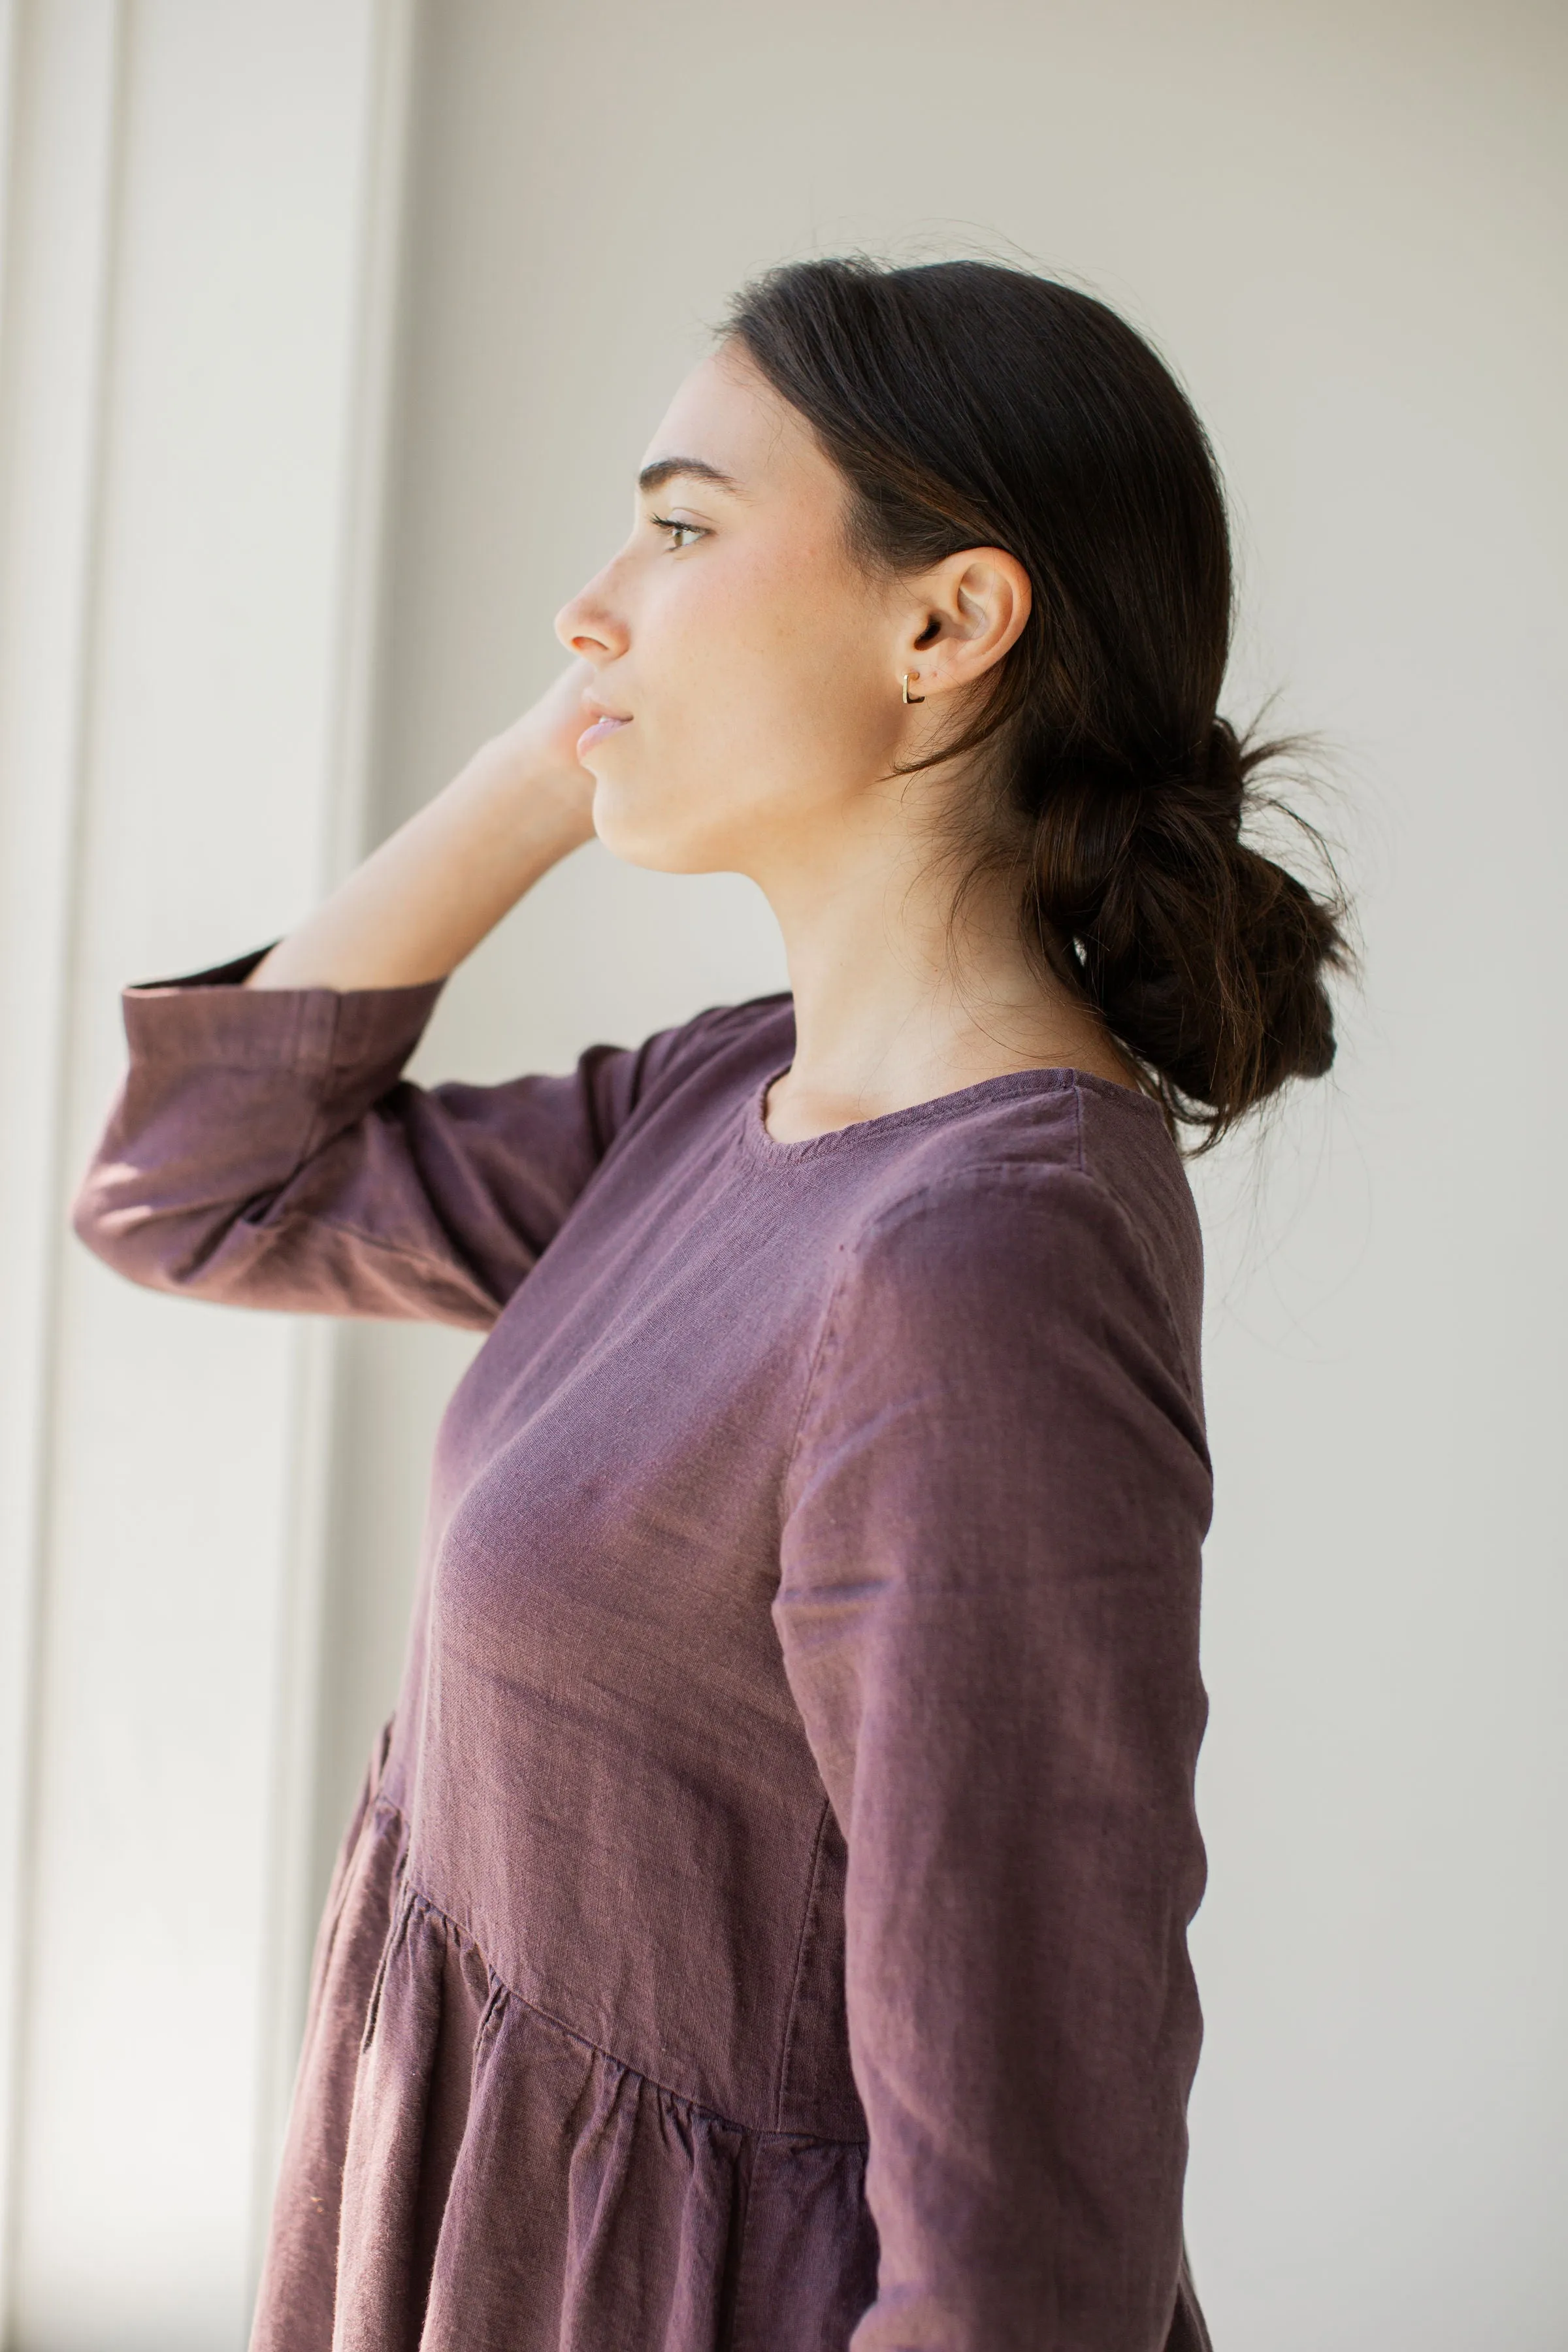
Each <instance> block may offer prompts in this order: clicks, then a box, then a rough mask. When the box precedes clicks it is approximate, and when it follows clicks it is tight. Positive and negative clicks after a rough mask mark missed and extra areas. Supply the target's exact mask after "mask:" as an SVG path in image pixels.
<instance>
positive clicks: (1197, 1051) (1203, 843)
mask: <svg viewBox="0 0 1568 2352" xmlns="http://www.w3.org/2000/svg"><path fill="white" fill-rule="evenodd" d="M1290 749H1291V747H1290V746H1289V745H1288V744H1285V743H1279V742H1275V743H1253V742H1250V741H1248V740H1244V739H1242V738H1240V737H1238V736H1237V733H1236V731H1235V730H1234V729H1233V728H1232V727H1231V726H1230V725H1229V723H1228V722H1227V721H1226V719H1219V718H1216V719H1215V720H1214V721H1213V723H1212V725H1211V727H1210V729H1209V732H1208V736H1207V739H1206V741H1205V745H1204V747H1203V750H1202V751H1201V752H1200V753H1199V754H1198V755H1197V756H1196V757H1194V758H1191V759H1189V760H1188V761H1184V762H1178V763H1176V764H1175V765H1173V767H1171V768H1169V769H1167V770H1165V771H1164V772H1156V773H1152V774H1150V775H1147V776H1146V777H1145V778H1144V779H1143V780H1142V782H1134V781H1132V780H1131V779H1129V778H1123V779H1122V780H1121V783H1120V786H1119V787H1118V786H1116V785H1113V784H1112V782H1111V781H1110V779H1109V778H1108V777H1106V776H1104V775H1101V776H1100V777H1098V778H1096V777H1094V776H1093V775H1092V774H1091V773H1089V772H1086V771H1084V770H1082V769H1080V770H1079V772H1077V774H1075V775H1074V776H1072V777H1071V778H1070V780H1069V779H1068V778H1062V779H1060V780H1059V781H1058V788H1056V789H1047V792H1046V793H1045V794H1044V796H1043V799H1042V801H1041V803H1040V806H1039V808H1038V812H1037V816H1036V820H1035V828H1034V832H1035V838H1034V844H1033V851H1032V864H1033V868H1034V873H1033V887H1032V888H1031V890H1030V891H1029V893H1028V897H1029V899H1030V909H1029V911H1030V915H1031V918H1032V923H1033V926H1034V929H1035V934H1036V944H1037V945H1038V947H1039V948H1040V950H1042V951H1043V953H1044V956H1045V959H1046V961H1047V963H1048V964H1049V965H1050V967H1051V968H1052V970H1053V971H1055V972H1056V973H1057V975H1058V977H1059V978H1061V979H1064V980H1066V981H1068V982H1069V984H1070V985H1072V986H1073V987H1074V988H1076V989H1077V990H1078V991H1079V992H1081V993H1082V994H1083V995H1084V996H1086V997H1087V998H1088V999H1089V1003H1091V1004H1093V1005H1094V1007H1095V1009H1096V1010H1097V1011H1098V1012H1099V1013H1100V1015H1101V1017H1102V1018H1103V1020H1104V1022H1105V1024H1106V1027H1107V1028H1108V1029H1109V1030H1110V1033H1111V1034H1112V1035H1113V1036H1114V1037H1115V1038H1116V1039H1117V1040H1118V1042H1119V1043H1120V1044H1121V1045H1122V1046H1123V1047H1124V1048H1125V1050H1126V1051H1127V1052H1128V1053H1129V1054H1130V1055H1131V1057H1132V1059H1133V1060H1134V1061H1135V1062H1136V1063H1137V1064H1138V1065H1139V1066H1140V1067H1141V1069H1142V1072H1143V1073H1144V1076H1145V1077H1146V1079H1147V1080H1148V1083H1149V1085H1150V1088H1151V1091H1152V1092H1153V1093H1154V1094H1155V1095H1156V1096H1157V1097H1158V1098H1159V1099H1160V1100H1161V1102H1162V1103H1163V1106H1164V1108H1165V1110H1166V1113H1167V1116H1168V1118H1170V1119H1171V1120H1172V1121H1173V1123H1177V1122H1179V1123H1181V1124H1183V1125H1184V1126H1186V1127H1188V1128H1190V1129H1197V1130H1199V1131H1200V1133H1201V1135H1202V1137H1203V1141H1204V1143H1205V1144H1208V1143H1212V1142H1213V1141H1215V1140H1216V1139H1217V1138H1218V1137H1219V1135H1221V1134H1222V1133H1224V1131H1225V1130H1226V1129H1227V1128H1228V1127H1230V1126H1231V1125H1233V1124H1234V1123H1235V1121H1236V1120H1237V1118H1240V1117H1242V1116H1243V1114H1244V1113H1245V1112H1247V1110H1249V1109H1251V1108H1253V1106H1254V1105H1255V1104H1257V1103H1258V1102H1261V1101H1262V1100H1264V1099H1265V1098H1266V1097H1268V1096H1269V1095H1271V1094H1273V1093H1275V1092H1276V1091H1277V1090H1278V1088H1279V1087H1281V1086H1283V1085H1284V1084H1285V1083H1286V1081H1287V1080H1288V1079H1290V1078H1293V1077H1321V1076H1322V1075H1323V1073H1324V1072H1325V1071H1326V1070H1328V1069H1329V1067H1330V1066H1331V1064H1332V1061H1333V1058H1334V1030H1333V1013H1332V1008H1331V1003H1330V1001H1329V996H1328V992H1327V989H1326V987H1325V985H1324V979H1325V973H1326V971H1327V970H1328V969H1330V968H1331V967H1333V966H1335V965H1337V964H1339V963H1341V962H1342V961H1343V959H1344V948H1343V940H1342V932H1341V928H1340V908H1339V904H1338V901H1337V899H1332V898H1317V897H1315V896H1314V895H1313V893H1312V892H1311V891H1310V889H1309V888H1308V887H1307V886H1306V884H1305V883H1303V882H1302V881H1301V880H1300V878H1299V877H1297V876H1296V875H1295V874H1293V873H1291V872H1290V871H1289V868H1288V867H1286V866H1281V865H1280V864H1279V863H1278V862H1277V861H1276V860H1275V859H1273V858H1272V857H1269V856H1267V855H1265V854H1264V852H1263V851H1262V850H1260V849H1258V848H1257V847H1254V846H1253V845H1251V844H1249V843H1248V842H1247V840H1245V839H1244V838H1243V831H1244V826H1245V824H1246V822H1247V818H1248V817H1249V815H1251V814H1253V813H1254V811H1255V809H1256V810H1259V811H1260V810H1261V809H1262V808H1263V807H1265V806H1268V807H1273V808H1279V806H1280V803H1279V802H1278V801H1277V800H1274V799H1273V798H1269V799H1268V800H1265V799H1264V798H1263V796H1262V795H1260V794H1259V793H1258V789H1257V785H1256V782H1255V779H1256V778H1257V776H1258V772H1259V770H1260V769H1263V768H1264V767H1266V766H1268V764H1270V763H1271V762H1273V761H1277V760H1278V759H1279V757H1280V756H1281V755H1282V754H1284V753H1287V752H1289V750H1290ZM1297 822H1298V823H1300V820H1297ZM1303 830H1304V831H1305V832H1307V833H1309V834H1310V831H1311V829H1310V827H1305V828H1303ZM1312 838H1313V839H1314V840H1316V836H1315V835H1313V836H1312Z"/></svg>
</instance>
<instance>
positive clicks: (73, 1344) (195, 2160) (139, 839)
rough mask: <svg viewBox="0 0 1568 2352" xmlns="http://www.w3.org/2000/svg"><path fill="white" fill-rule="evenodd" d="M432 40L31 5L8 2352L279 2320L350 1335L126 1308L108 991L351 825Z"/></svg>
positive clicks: (13, 1136) (13, 1407)
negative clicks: (401, 277) (94, 1213)
mask: <svg viewBox="0 0 1568 2352" xmlns="http://www.w3.org/2000/svg"><path fill="white" fill-rule="evenodd" d="M403 22H404V19H403V16H402V13H401V12H400V11H399V10H398V9H396V8H395V7H388V6H384V5H382V6H377V5H372V0H272V5H268V7H266V8H256V7H252V6H249V5H244V0H216V5H215V4H214V0H140V5H136V6H134V7H131V6H122V5H113V0H19V5H16V7H14V8H13V9H12V11H11V12H10V15H9V16H8V18H7V20H6V31H7V33H8V35H9V37H10V44H9V47H8V49H7V52H6V54H7V58H8V62H9V73H8V76H7V79H6V86H5V98H6V104H5V115H4V131H5V243H4V298H5V299H4V312H3V334H0V486H3V488H4V492H5V498H4V506H3V513H0V898H3V908H0V912H3V917H4V919H3V921H0V989H3V1013H4V1018H3V1019H0V1100H3V1101H4V1102H5V1116H6V1128H5V1151H4V1153H3V1154H0V1185H3V1188H4V1196H3V1200H0V1211H3V1213H0V1308H3V1315H4V1321H3V1325H0V1328H3V1329H4V1333H5V1345H4V1368H5V1391H4V1395H3V1397H0V1447H3V1467H4V1470H5V1478H4V1483H3V1486H0V1529H3V1535H4V1570H5V1576H4V1582H3V1585H0V1633H3V1635H4V1645H3V1646H4V1668H5V1684H4V1697H5V1706H4V1711H3V1716H0V1727H3V1732H4V1739H5V1748H4V1755H3V1766H0V1827H3V1830H4V1839H3V1843H0V1861H3V1865H4V1881H5V1898H6V1899H5V1911H4V1928H3V1933H0V1962H3V1963H4V1977H5V1994H6V1999H5V2010H4V2012H3V2013H0V2045H3V2050H4V2056H5V2085H4V2087H5V2140H6V2147H7V2155H8V2164H7V2171H6V2178H5V2195H4V2200H3V2202H4V2215H3V2219H4V2224H5V2241H6V2244H5V2251H6V2254H7V2257H8V2261H7V2264H6V2270H7V2277H6V2281H5V2290H4V2301H5V2314H4V2319H3V2321H0V2327H3V2328H4V2332H5V2343H6V2344H7V2345H10V2346H16V2347H21V2352H122V2347H123V2352H129V2348H130V2347H147V2352H187V2347H188V2352H217V2347H237V2346H238V2345H239V2344H241V2343H242V2342H243V2341H244V2337H245V2334H246V2331H247V2319H248V2308H247V2306H248V2296H249V2280H250V2275H251V2273H252V2269H253V2265H254V2260H255V2247H256V2239H257V2221H258V2211H259V2207H260V2204H261V2201H262V2200H261V2193H260V2192H261V2189H262V2187H263V2183H264V2180H265V2179H266V2177H267V2176H268V2175H269V2174H270V2170H271V2167H272V2162H273V2158H274V2154H275V2145H276V2137H277V2126H278V2119H279V2105H280V2102H281V2097H282V2095H283V2092H284V2090H285V2088H286V2077H287V2074H288V2072H289V2071H290V2070H291V2067H292V2063H293V2052H294V2047H295V2044H296V2042H297V2033H298V2008H299V1998H298V1996H299V1985H300V1969H301V1960H302V1953H303V1948H304V1944H305V1937H306V1933H307V1931H308V1926H309V1918H308V1913H307V1910H306V1898H307V1894H308V1887H309V1881H310V1789H309V1780H310V1771H311V1759H312V1756H313V1749H314V1741H315V1726H314V1721H313V1692H314V1680H313V1677H314V1673H315V1663H316V1659H315V1643H314V1641H313V1618H314V1611H315V1608H316V1605H317V1595H316V1591H315V1567H316V1563H317V1559H318V1557H319V1549H320V1547H319V1537H320V1533H321V1528H322V1527H323V1525H324V1517H325V1514H324V1498H323V1496H321V1492H320V1489H321V1478H320V1476H319V1469H320V1465H321V1453H322V1449H321V1446H320V1445H319V1444H312V1443H311V1442H310V1434H311V1433H312V1432H313V1431H315V1430H317V1429H319V1428H320V1427H321V1423H322V1420H323V1414H322V1412H321V1409H320V1406H321V1398H322V1396H323V1394H324V1393H325V1392H326V1391H329V1390H330V1385H331V1382H330V1370H331V1350H330V1345H329V1346H323V1345H322V1344H321V1341H320V1340H319V1339H317V1338H315V1337H313V1336H310V1335H309V1334H307V1332H306V1331H305V1330H304V1329H302V1328H298V1327H295V1326H293V1325H291V1324H289V1323H288V1322H285V1321H278V1322H276V1323H266V1322H262V1321H260V1320H258V1319H257V1318H246V1317H243V1316H240V1315H237V1314H226V1313H218V1312H213V1311H202V1312H185V1311H183V1310H182V1309H181V1308H180V1307H178V1306H176V1305H175V1304H174V1303H173V1302H171V1301H169V1300H165V1299H160V1298H157V1297H152V1296H150V1295H148V1294H146V1293H144V1292H138V1291H134V1290H132V1289H131V1288H129V1287H128V1286H125V1285H124V1284H122V1283H120V1282H118V1281H117V1280H116V1279H115V1278H114V1277H113V1276H110V1275H109V1274H107V1273H106V1271H105V1269H104V1268H103V1267H101V1266H100V1265H98V1264H97V1263H96V1262H95V1261H93V1260H92V1259H90V1258H89V1257H88V1256H87V1255H86V1253H85V1252H83V1251H80V1250H79V1249H78V1248H76V1247H75V1245H74V1244H72V1243H70V1242H69V1241H68V1236H67V1234H66V1229H65V1214H64V1213H65V1203H66V1200H67V1198H68V1194H69V1192H70V1191H71V1190H72V1189H73V1187H74V1182H75V1180H76V1178H77V1176H78V1175H79V1172H80V1170H81V1167H82V1165H83V1163H84V1160H85V1158H86V1154H87V1152H88V1150H89V1146H90V1143H91V1140H92V1139H93V1137H94V1135H95V1133H96V1131H97V1129H98V1128H99V1126H100V1123H101V1119H102V1117H103V1113H104V1110H105V1108H106V1105H107V1101H108V1097H109V1095H110V1091H111V1089H112V1087H113V1084H114V1082H115V1079H116V1077H117V1076H118V1072H119V1068H120V1066H121V1040H120V1034H119V1010H118V1002H117V998H118V990H119V987H120V984H121V982H124V981H127V980H131V979H134V978H143V979H144V978H149V977H153V976H155V975H157V974H159V973H162V972H168V971H181V970H189V969H191V968H193V967H194V966H196V965H199V964H201V963H204V962H208V961H213V960H214V959H215V958H216V957H219V956H222V955H224V954H226V953H228V952H230V951H231V950H232V949H233V947H234V944H235V942H236V941H237V940H249V941H258V940H265V939H267V938H268V937H269V936H272V935H274V934H275V933H276V931H277V930H278V929H279V928H280V927H281V926H282V925H284V924H285V923H286V922H287V921H288V920H289V919H290V918H291V917H292V916H293V914H294V913H295V911H296V910H297V909H298V908H299V907H300V905H301V904H302V903H303V902H304V901H305V900H307V899H308V898H310V897H311V896H312V895H314V894H315V893H317V892H318V891H320V890H321V887H323V885H324V884H325V882H326V881H327V879H328V878H329V877H330V876H331V873H332V872H333V870H334V869H335V868H336V866H339V865H340V864H341V863H342V858H343V856H344V855H345V854H346V851H347V849H348V847H349V845H350V841H351V839H352V837H353V835H354V833H355V830H356V827H357V824H358V822H359V815H360V812H359V810H358V807H357V804H356V797H355V793H354V791H353V772H354V767H355V761H356V758H357V749H356V747H362V746H363V713H364V709H365V700H364V692H363V667H364V663H363V654H364V649H365V641H366V634H367V633H366V629H365V626H364V618H363V615H364V612H365V609H366V602H367V600H366V593H365V592H366V590H367V589H368V588H369V586H370V584H371V568H373V567H372V553H373V551H374V530H373V528H372V524H371V519H370V518H369V516H368V515H367V513H366V511H365V509H366V507H367V504H370V503H374V501H372V500H369V499H367V492H368V491H369V489H370V488H371V487H372V485H371V484H370V483H369V482H368V481H367V479H366V458H367V453H370V455H371V457H374V448H375V445H376V416H377V405H376V400H375V397H374V383H373V379H374V376H375V373H376V369H375V365H374V360H375V352H376V348H377V340H378V335H377V330H378V320H379V318H380V315H381V314H384V313H385V312H386V310H387V303H386V300H385V296H384V283H385V279H386V275H387V273H386V270H385V268H384V260H385V258H386V257H385V255H384V243H385V236H384V223H385V222H386V221H388V220H394V221H395V207H394V205H392V203H391V201H390V198H389V194H388V189H389V186H392V187H395V184H396V178H397V175H396V173H395V170H394V169H393V164H392V162H390V161H389V159H388V157H387V155H386V154H385V152H384V151H385V149H386V148H387V146H388V144H389V142H390V144H391V145H392V146H394V147H395V144H396V135H395V133H396V118H397V103H396V97H397V83H398V70H397V56H398V45H399V38H400V35H401V28H402V26H403ZM380 341H381V342H382V343H385V342H386V337H385V334H384V332H382V333H381V334H380ZM383 373H384V369H383ZM373 471H374V472H375V473H379V471H380V469H379V467H373Z"/></svg>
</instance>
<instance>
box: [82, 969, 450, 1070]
mask: <svg viewBox="0 0 1568 2352" xmlns="http://www.w3.org/2000/svg"><path fill="white" fill-rule="evenodd" d="M271 944H272V943H271V942H269V943H268V946H267V947H261V948H256V949H253V950H251V952H250V953H249V954H247V955H243V956H237V957H236V958H235V960H234V961H232V962H230V963H221V964H214V965H212V966H210V967H209V968H208V969H207V970H206V971H194V972H184V973H182V974H180V975H179V976H178V977H177V978H175V979H172V980H151V981H141V982H137V983H136V985H135V986H134V987H132V988H127V989H126V990H124V992H122V995H121V1010H122V1012H123V1015H124V1020H125V1035H126V1039H127V1042H128V1044H129V1045H130V1047H131V1052H132V1057H133V1058H134V1059H135V1060H138V1061H144V1062H145V1061H164V1062H167V1061H178V1062H202V1063H206V1064H208V1065H212V1064H217V1065H221V1066H224V1067H226V1068H229V1069H278V1068H289V1069H293V1070H296V1071H298V1072H299V1073H300V1075H301V1076H308V1077H311V1078H315V1079H318V1080H330V1079H331V1078H333V1077H334V1076H345V1075H347V1074H349V1073H355V1072H359V1071H363V1070H364V1069H366V1068H372V1069H377V1070H385V1069H387V1068H389V1067H390V1069H391V1070H392V1072H393V1073H394V1074H395V1072H396V1071H397V1070H398V1069H400V1068H401V1067H402V1066H403V1064H404V1062H405V1061H406V1060H407V1058H408V1056H409V1055H410V1054H411V1053H412V1052H413V1051H414V1048H415V1046H416V1045H417V1044H418V1042H419V1039H420V1036H421V1034H423V1032H424V1029H425V1027H426V1023H427V1022H428V1021H429V1018H430V1015H431V1013H433V1012H434V1010H435V1007H436V1002H437V998H438V997H439V995H440V993H441V991H442V989H443V988H444V987H445V986H446V982H445V981H443V980H429V981H423V982H419V984H418V985H417V986H416V987H412V988H358V989H349V990H338V989H332V988H247V987H246V986H245V985H244V982H245V981H246V980H247V978H248V977H249V975H250V973H251V972H253V971H255V969H256V967H257V965H258V963H259V962H260V961H261V959H262V957H263V956H264V955H267V954H268V953H269V951H270V946H271Z"/></svg>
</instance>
